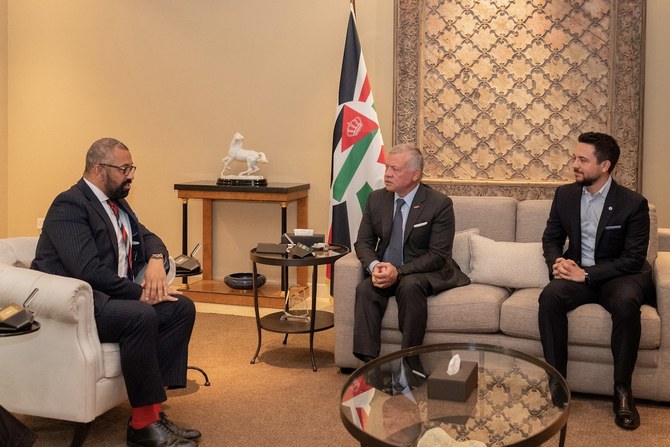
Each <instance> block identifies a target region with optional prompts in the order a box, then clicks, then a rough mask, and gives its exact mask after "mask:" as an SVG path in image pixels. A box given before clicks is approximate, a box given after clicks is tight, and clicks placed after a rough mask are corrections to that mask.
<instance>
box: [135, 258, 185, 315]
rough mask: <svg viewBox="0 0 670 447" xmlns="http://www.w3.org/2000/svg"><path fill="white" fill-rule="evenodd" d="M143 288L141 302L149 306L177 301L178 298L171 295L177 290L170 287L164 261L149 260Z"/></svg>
mask: <svg viewBox="0 0 670 447" xmlns="http://www.w3.org/2000/svg"><path fill="white" fill-rule="evenodd" d="M141 286H142V295H141V296H140V301H144V302H145V303H147V304H151V305H152V306H153V305H154V304H158V303H162V302H163V301H177V298H176V297H174V296H172V295H170V294H171V293H176V292H177V290H176V289H174V288H171V287H168V282H167V275H166V274H165V268H164V267H163V260H162V259H150V260H149V263H148V264H147V269H146V271H145V272H144V279H143V280H142V284H141Z"/></svg>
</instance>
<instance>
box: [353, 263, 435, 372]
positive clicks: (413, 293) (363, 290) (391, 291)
mask: <svg viewBox="0 0 670 447" xmlns="http://www.w3.org/2000/svg"><path fill="white" fill-rule="evenodd" d="M432 294H433V288H432V286H431V285H430V282H428V280H427V279H426V278H425V276H424V275H422V274H413V275H407V276H403V277H402V279H401V280H400V282H398V283H396V284H394V285H393V286H391V287H389V288H386V289H380V288H377V287H375V286H373V285H372V278H370V277H368V278H366V279H364V280H363V281H361V282H360V283H359V284H358V286H357V287H356V305H355V310H354V351H353V353H354V355H355V356H356V357H358V358H359V359H361V360H364V361H365V360H368V359H369V358H376V357H379V351H380V350H381V330H382V319H383V318H384V313H385V312H386V307H387V306H388V300H389V298H391V297H392V296H394V295H395V299H396V302H397V303H398V327H399V329H400V332H402V341H401V347H402V348H409V347H412V346H420V345H421V344H423V337H424V335H425V334H426V321H427V319H428V304H427V300H426V298H427V297H429V296H430V295H432Z"/></svg>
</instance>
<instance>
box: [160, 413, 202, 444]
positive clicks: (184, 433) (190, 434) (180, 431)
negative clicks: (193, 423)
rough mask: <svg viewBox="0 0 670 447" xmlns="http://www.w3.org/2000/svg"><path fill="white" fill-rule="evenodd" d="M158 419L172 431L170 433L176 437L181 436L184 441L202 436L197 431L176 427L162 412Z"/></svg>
mask: <svg viewBox="0 0 670 447" xmlns="http://www.w3.org/2000/svg"><path fill="white" fill-rule="evenodd" d="M160 417H161V421H163V424H165V425H167V428H169V429H170V430H172V433H174V434H175V435H177V436H181V437H182V438H185V439H198V438H199V437H200V436H202V434H201V433H200V432H199V431H198V430H195V429H192V428H186V427H180V426H178V425H177V424H175V423H174V422H172V421H171V420H170V419H168V417H167V416H166V415H165V413H163V412H162V411H161V412H160Z"/></svg>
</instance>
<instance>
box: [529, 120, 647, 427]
mask: <svg viewBox="0 0 670 447" xmlns="http://www.w3.org/2000/svg"><path fill="white" fill-rule="evenodd" d="M619 152H620V151H619V145H618V144H617V142H616V140H614V138H612V137H611V136H609V135H606V134H602V133H596V132H588V133H584V134H582V135H580V136H579V138H578V144H577V146H576V148H575V151H574V161H573V162H572V167H573V171H574V174H575V179H576V182H575V183H572V184H569V185H565V186H561V187H559V188H558V189H557V190H556V194H555V196H554V201H553V203H552V205H551V211H550V214H549V219H548V220H547V227H546V229H545V231H544V235H543V237H542V245H543V249H544V257H545V260H546V262H547V266H548V267H549V275H550V278H552V280H551V281H550V283H549V284H548V285H547V286H546V287H545V289H544V290H543V291H542V293H541V294H540V309H539V315H538V321H539V326H540V336H541V340H542V347H543V350H544V357H545V359H546V360H547V362H549V364H551V365H552V366H554V367H555V368H556V369H557V370H558V371H559V372H560V373H561V374H563V376H566V375H567V365H568V319H567V313H568V312H569V311H571V310H573V309H576V308H577V307H579V306H581V305H583V304H587V303H598V304H600V305H601V306H603V307H604V308H605V309H606V310H607V311H608V312H609V313H610V314H611V315H612V338H611V349H612V354H613V358H614V398H613V409H614V413H615V422H616V424H617V425H619V426H620V427H623V428H626V429H635V428H637V427H638V426H639V425H640V416H639V414H638V412H637V409H636V408H635V403H634V401H633V393H632V389H631V381H632V375H633V369H634V368H635V361H636V360H637V351H638V347H639V344H640V332H641V323H640V306H642V304H643V303H645V302H647V303H652V304H653V302H654V301H655V298H654V297H655V295H654V286H653V283H652V276H651V266H650V265H649V263H648V262H647V261H646V255H647V247H648V245H649V206H648V204H647V200H646V199H645V198H644V197H642V196H641V195H640V194H638V193H636V192H634V191H631V190H629V189H627V188H625V187H623V186H620V185H618V184H617V183H616V182H615V181H614V180H613V179H612V178H611V176H610V173H611V172H612V170H613V169H614V167H615V166H616V163H617V161H618V160H619ZM566 238H569V245H568V248H567V250H566V251H565V252H563V249H564V245H565V241H566Z"/></svg>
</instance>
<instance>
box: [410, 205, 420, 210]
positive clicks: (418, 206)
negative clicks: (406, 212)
mask: <svg viewBox="0 0 670 447" xmlns="http://www.w3.org/2000/svg"><path fill="white" fill-rule="evenodd" d="M412 208H414V209H415V210H418V209H419V208H421V205H414V206H413V207H412Z"/></svg>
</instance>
